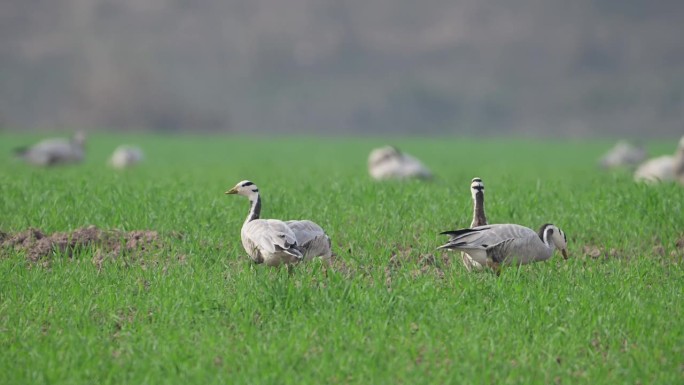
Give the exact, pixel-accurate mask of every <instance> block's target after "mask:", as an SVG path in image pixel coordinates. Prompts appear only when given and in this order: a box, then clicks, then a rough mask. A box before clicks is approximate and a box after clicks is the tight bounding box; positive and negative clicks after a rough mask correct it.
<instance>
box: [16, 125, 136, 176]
mask: <svg viewBox="0 0 684 385" xmlns="http://www.w3.org/2000/svg"><path fill="white" fill-rule="evenodd" d="M85 143H86V135H85V133H83V132H81V131H79V132H77V133H76V134H74V136H73V137H71V138H70V139H65V138H55V139H45V140H43V141H41V142H38V143H36V144H34V145H32V146H27V147H20V148H17V149H15V150H14V153H15V155H16V156H17V157H18V158H20V159H22V160H23V161H25V162H26V163H29V164H32V165H34V166H43V167H47V166H57V165H62V164H70V163H80V162H82V161H83V160H84V158H85ZM144 159H145V155H144V154H143V151H142V150H141V149H140V148H138V147H135V146H129V145H121V146H119V147H117V148H116V149H115V150H114V152H113V153H112V155H111V157H110V158H109V160H108V161H107V164H108V165H109V166H111V167H113V168H117V169H124V168H128V167H132V166H135V165H136V164H138V163H140V162H142V161H143V160H144Z"/></svg>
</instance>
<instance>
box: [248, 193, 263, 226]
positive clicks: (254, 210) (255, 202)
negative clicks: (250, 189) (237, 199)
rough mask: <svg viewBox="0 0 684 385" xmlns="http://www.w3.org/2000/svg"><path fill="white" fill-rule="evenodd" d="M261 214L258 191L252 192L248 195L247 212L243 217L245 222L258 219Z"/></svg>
mask: <svg viewBox="0 0 684 385" xmlns="http://www.w3.org/2000/svg"><path fill="white" fill-rule="evenodd" d="M260 214H261V196H259V193H256V194H252V195H250V196H249V213H248V214H247V219H245V224H247V223H249V222H251V221H253V220H255V219H259V215H260Z"/></svg>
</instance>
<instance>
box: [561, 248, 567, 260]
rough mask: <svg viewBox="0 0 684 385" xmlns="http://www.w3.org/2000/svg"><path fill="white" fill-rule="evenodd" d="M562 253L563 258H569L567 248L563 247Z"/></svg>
mask: <svg viewBox="0 0 684 385" xmlns="http://www.w3.org/2000/svg"><path fill="white" fill-rule="evenodd" d="M561 254H563V259H568V251H567V250H565V249H561Z"/></svg>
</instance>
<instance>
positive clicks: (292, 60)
mask: <svg viewBox="0 0 684 385" xmlns="http://www.w3.org/2000/svg"><path fill="white" fill-rule="evenodd" d="M683 36H684V2H682V1H679V0H661V1H654V2H644V1H637V0H621V1H616V0H575V1H563V0H460V1H451V0H424V1H408V0H371V1H368V0H232V1H227V0H204V1H193V0H7V1H3V2H0V126H2V127H4V128H6V129H23V128H31V129H71V128H74V127H85V128H99V129H119V130H133V129H141V128H142V129H149V130H163V131H181V130H203V131H236V132H301V133H331V134H338V133H369V132H371V133H378V134H380V133H384V132H393V133H415V134H420V133H423V134H429V133H456V132H460V133H467V134H476V133H479V134H485V135H493V134H501V133H523V134H544V135H547V134H548V135H564V136H587V135H617V134H619V135H628V136H662V137H664V136H672V135H677V136H678V135H681V134H682V133H684V119H683V118H684V43H683V40H682V37H683Z"/></svg>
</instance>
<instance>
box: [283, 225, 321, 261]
mask: <svg viewBox="0 0 684 385" xmlns="http://www.w3.org/2000/svg"><path fill="white" fill-rule="evenodd" d="M285 224H286V225H287V227H289V228H290V229H291V230H292V232H293V233H294V234H295V238H296V239H297V249H299V251H300V252H302V254H303V256H304V258H303V260H304V261H310V260H312V259H313V258H315V257H321V260H322V261H323V263H325V264H326V265H330V258H332V250H331V249H330V246H331V242H330V238H329V237H328V235H327V234H326V233H325V231H323V229H322V228H321V226H319V225H317V224H316V223H314V222H311V221H309V220H299V221H287V222H285Z"/></svg>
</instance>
